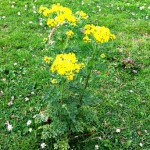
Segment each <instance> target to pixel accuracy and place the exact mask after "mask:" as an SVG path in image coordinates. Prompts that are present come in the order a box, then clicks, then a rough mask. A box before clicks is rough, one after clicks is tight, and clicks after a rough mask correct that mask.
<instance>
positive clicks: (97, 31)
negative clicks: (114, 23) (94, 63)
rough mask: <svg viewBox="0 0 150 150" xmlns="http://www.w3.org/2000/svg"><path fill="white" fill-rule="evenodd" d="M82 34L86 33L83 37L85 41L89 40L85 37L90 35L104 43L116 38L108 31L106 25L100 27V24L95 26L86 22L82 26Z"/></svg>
mask: <svg viewBox="0 0 150 150" xmlns="http://www.w3.org/2000/svg"><path fill="white" fill-rule="evenodd" d="M84 30H85V31H84V34H85V35H86V36H85V37H84V39H83V40H84V41H85V42H89V39H88V37H87V35H88V36H90V35H92V36H93V37H94V39H95V40H96V41H97V42H99V43H106V42H108V41H109V40H114V39H116V36H115V35H114V34H112V33H111V32H110V30H109V29H108V28H106V27H100V26H95V25H93V24H87V25H85V26H84Z"/></svg>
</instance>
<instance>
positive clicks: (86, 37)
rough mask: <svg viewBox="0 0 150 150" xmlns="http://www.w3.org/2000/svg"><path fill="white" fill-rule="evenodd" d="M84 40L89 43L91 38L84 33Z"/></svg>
mask: <svg viewBox="0 0 150 150" xmlns="http://www.w3.org/2000/svg"><path fill="white" fill-rule="evenodd" d="M83 40H84V42H86V43H89V42H91V39H90V38H89V37H88V36H87V35H86V36H85V37H84V38H83Z"/></svg>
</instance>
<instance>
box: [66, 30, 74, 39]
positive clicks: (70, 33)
mask: <svg viewBox="0 0 150 150" xmlns="http://www.w3.org/2000/svg"><path fill="white" fill-rule="evenodd" d="M66 35H67V36H68V37H69V38H71V37H72V36H73V35H74V32H73V31H72V30H69V31H67V32H66Z"/></svg>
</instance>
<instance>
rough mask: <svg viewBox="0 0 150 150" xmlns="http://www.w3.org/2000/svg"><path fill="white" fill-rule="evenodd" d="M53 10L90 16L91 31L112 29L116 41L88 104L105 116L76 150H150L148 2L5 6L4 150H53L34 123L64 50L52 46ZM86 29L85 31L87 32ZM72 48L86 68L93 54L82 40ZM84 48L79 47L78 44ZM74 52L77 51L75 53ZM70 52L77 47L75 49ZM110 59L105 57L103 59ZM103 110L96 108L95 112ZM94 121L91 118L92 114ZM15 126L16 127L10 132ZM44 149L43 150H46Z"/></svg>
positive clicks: (1, 65)
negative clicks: (54, 62)
mask: <svg viewBox="0 0 150 150" xmlns="http://www.w3.org/2000/svg"><path fill="white" fill-rule="evenodd" d="M54 3H61V5H63V6H66V7H69V8H70V9H72V11H73V12H76V11H78V10H83V11H84V12H85V13H87V14H88V16H89V18H88V21H86V22H87V23H92V24H95V25H99V26H105V27H107V28H109V29H110V30H111V32H112V33H114V34H115V35H116V40H114V41H111V42H110V43H108V44H107V45H102V46H101V47H100V48H99V53H98V55H97V60H98V63H99V64H96V65H95V69H94V70H92V73H91V78H90V80H89V88H88V90H89V92H90V93H91V95H90V98H89V97H85V99H86V98H87V103H89V104H90V105H92V103H93V105H92V108H94V109H95V110H96V111H97V112H98V113H97V114H98V115H97V117H98V120H99V125H98V127H97V129H96V130H95V129H93V130H91V131H92V133H90V134H89V133H80V134H77V135H76V134H75V135H72V136H71V138H70V139H69V144H70V147H71V148H70V149H75V150H78V149H79V150H80V149H83V150H94V149H100V150H124V149H129V150H141V149H142V150H149V149H150V147H149V145H150V133H149V132H150V125H149V121H150V115H149V112H150V24H149V17H150V16H149V14H150V5H149V4H148V1H147V0H136V1H134V0H118V1H117V0H92V1H91V0H83V1H80V0H76V1H73V0H61V1H59V0H51V1H47V0H32V1H30V0H24V1H19V0H14V1H11V0H5V1H2V0H0V4H1V5H0V10H1V11H0V29H1V37H0V108H1V109H0V150H19V149H20V150H29V149H30V150H36V149H42V145H41V144H42V143H45V145H46V146H45V148H44V149H50V150H51V149H54V148H53V140H50V139H49V138H47V139H42V138H41V134H42V131H41V129H40V127H41V123H36V121H35V116H36V115H37V114H39V113H41V112H43V111H45V109H46V106H47V104H48V98H47V95H48V93H49V91H50V90H51V89H52V88H53V85H52V84H51V81H52V78H51V77H52V75H51V71H50V69H49V68H50V67H49V65H47V64H46V63H45V62H44V56H50V57H51V56H52V57H54V56H55V54H56V52H58V53H61V49H62V47H63V46H64V43H65V41H64V34H61V31H62V32H64V31H63V30H64V29H63V28H60V30H59V32H58V36H57V37H54V40H55V41H57V40H58V41H59V43H58V44H57V42H56V43H55V44H54V46H50V45H48V44H46V40H45V39H46V38H48V35H49V32H50V28H49V27H48V26H47V24H46V21H45V17H44V16H43V15H41V14H40V13H39V7H40V6H41V5H42V6H46V7H49V8H50V6H51V5H52V4H54ZM80 29H82V27H80ZM75 31H76V38H75V39H74V40H71V42H70V44H69V45H67V46H68V48H66V51H67V52H74V53H76V54H77V57H78V59H79V62H80V61H85V62H86V60H88V58H90V55H91V54H90V53H89V49H90V50H91V46H90V45H88V44H87V43H84V42H83V41H82V39H81V38H80V36H78V35H80V34H81V33H80V31H77V30H75ZM74 43H78V44H76V45H75V44H74ZM73 45H74V46H73ZM69 46H70V47H69ZM102 54H104V56H105V57H102ZM94 104H96V105H94ZM87 115H89V114H88V111H87ZM8 124H9V125H10V128H11V125H12V127H13V128H12V130H11V131H9V129H8ZM43 147H44V146H43Z"/></svg>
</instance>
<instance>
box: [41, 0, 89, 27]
mask: <svg viewBox="0 0 150 150" xmlns="http://www.w3.org/2000/svg"><path fill="white" fill-rule="evenodd" d="M39 12H40V13H42V14H43V15H44V16H45V17H51V16H52V17H54V18H53V19H52V18H48V21H47V25H48V26H49V27H55V26H58V25H62V24H64V23H66V22H68V23H70V24H72V25H74V26H76V24H77V22H78V21H79V18H78V17H76V16H75V15H74V14H73V13H72V10H71V9H70V8H68V7H63V6H61V5H60V4H59V3H57V4H53V5H52V7H51V9H48V8H47V7H43V6H41V7H40V9H39ZM78 14H79V16H81V18H83V19H87V18H88V16H87V14H86V13H84V12H83V11H80V12H78Z"/></svg>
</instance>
